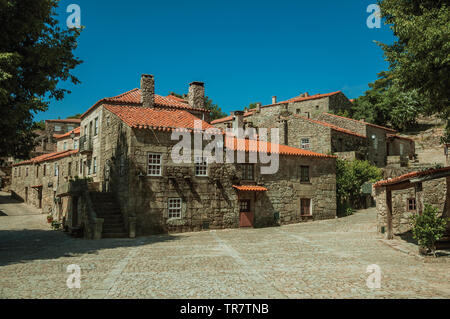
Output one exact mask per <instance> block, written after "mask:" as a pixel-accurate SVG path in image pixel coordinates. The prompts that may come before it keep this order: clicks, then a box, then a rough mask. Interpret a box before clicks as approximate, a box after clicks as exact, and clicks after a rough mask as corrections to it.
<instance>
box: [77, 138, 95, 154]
mask: <svg viewBox="0 0 450 319" xmlns="http://www.w3.org/2000/svg"><path fill="white" fill-rule="evenodd" d="M79 143H80V146H79V148H80V153H81V154H91V153H92V149H93V143H92V138H90V137H89V136H86V135H84V136H81V137H80V140H79Z"/></svg>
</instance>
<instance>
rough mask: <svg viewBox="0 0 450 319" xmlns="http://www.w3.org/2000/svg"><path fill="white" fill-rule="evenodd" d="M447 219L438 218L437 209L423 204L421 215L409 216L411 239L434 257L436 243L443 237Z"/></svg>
mask: <svg viewBox="0 0 450 319" xmlns="http://www.w3.org/2000/svg"><path fill="white" fill-rule="evenodd" d="M447 221H448V219H447V218H445V217H438V209H437V208H435V207H433V206H431V205H428V204H425V209H424V211H423V213H422V215H419V214H414V215H412V216H411V225H412V233H413V237H414V238H415V239H417V241H418V243H419V245H420V246H421V247H423V248H426V249H427V250H428V252H430V251H431V252H432V253H433V255H434V256H435V257H436V241H438V240H439V239H441V238H442V237H443V236H444V233H445V229H446V227H447Z"/></svg>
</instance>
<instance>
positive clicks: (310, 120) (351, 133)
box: [294, 114, 366, 139]
mask: <svg viewBox="0 0 450 319" xmlns="http://www.w3.org/2000/svg"><path fill="white" fill-rule="evenodd" d="M294 116H295V117H298V118H301V119H304V120H306V121H309V122H312V123H316V124H319V125H322V126H327V127H329V128H331V129H332V130H335V131H338V132H342V133H345V134H350V135H354V136H357V137H360V138H364V139H365V138H366V137H365V136H364V135H361V134H358V133H356V132H353V131H350V130H347V129H345V128H342V127H339V126H336V125H333V124H330V123H327V122H322V121H317V120H313V119H309V118H307V117H304V116H301V115H298V114H294Z"/></svg>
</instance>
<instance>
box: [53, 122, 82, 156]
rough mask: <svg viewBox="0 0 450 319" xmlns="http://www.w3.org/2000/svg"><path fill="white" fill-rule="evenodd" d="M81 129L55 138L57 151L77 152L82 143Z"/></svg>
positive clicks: (78, 128)
mask: <svg viewBox="0 0 450 319" xmlns="http://www.w3.org/2000/svg"><path fill="white" fill-rule="evenodd" d="M80 131H81V128H80V127H77V128H76V129H74V130H71V131H70V132H67V133H65V134H61V135H57V136H55V140H56V151H57V152H61V151H67V150H77V149H78V146H79V142H80Z"/></svg>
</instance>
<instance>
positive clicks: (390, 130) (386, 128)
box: [323, 113, 396, 133]
mask: <svg viewBox="0 0 450 319" xmlns="http://www.w3.org/2000/svg"><path fill="white" fill-rule="evenodd" d="M323 114H325V115H330V116H334V117H338V118H341V119H346V120H350V121H353V122H356V123H361V124H365V125H369V126H373V127H377V128H381V129H383V130H385V131H389V132H392V133H396V130H393V129H391V128H388V127H385V126H380V125H376V124H372V123H368V122H363V121H359V120H355V119H352V118H349V117H344V116H340V115H335V114H331V113H323Z"/></svg>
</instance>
